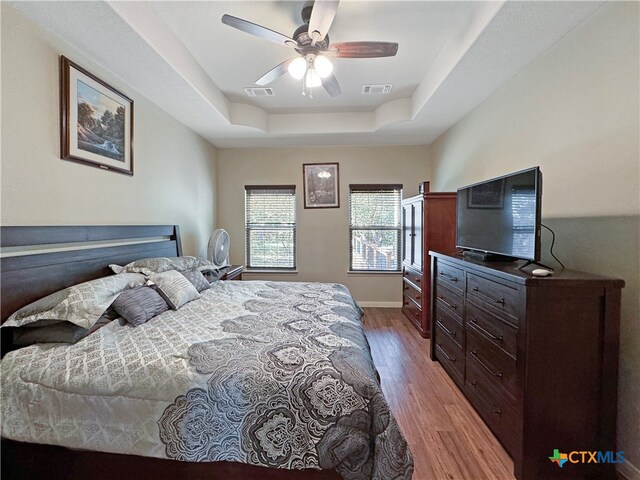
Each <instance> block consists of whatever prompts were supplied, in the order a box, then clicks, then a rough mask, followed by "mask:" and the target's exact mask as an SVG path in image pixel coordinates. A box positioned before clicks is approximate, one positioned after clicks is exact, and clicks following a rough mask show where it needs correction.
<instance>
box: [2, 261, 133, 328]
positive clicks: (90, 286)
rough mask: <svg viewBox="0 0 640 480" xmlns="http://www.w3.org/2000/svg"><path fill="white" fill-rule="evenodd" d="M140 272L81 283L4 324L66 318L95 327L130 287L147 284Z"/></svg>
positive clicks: (14, 315)
mask: <svg viewBox="0 0 640 480" xmlns="http://www.w3.org/2000/svg"><path fill="white" fill-rule="evenodd" d="M144 282H145V278H144V276H143V275H140V274H138V273H125V274H121V275H111V276H109V277H103V278H98V279H96V280H90V281H88V282H84V283H79V284H78V285H74V286H72V287H68V288H65V289H64V290H60V291H59V292H56V293H52V294H51V295H48V296H46V297H44V298H41V299H40V300H37V301H35V302H33V303H30V304H29V305H27V306H26V307H22V308H21V309H20V310H18V311H17V312H15V313H14V314H13V315H11V316H10V317H9V319H8V320H7V321H6V322H5V323H4V325H3V326H7V327H22V326H25V325H29V324H32V323H34V322H37V321H39V320H64V321H67V322H70V323H73V324H75V325H78V326H79V327H83V328H87V329H88V328H91V327H92V326H93V325H94V324H95V323H96V322H97V321H98V319H99V318H100V316H101V315H102V314H103V313H104V312H105V310H107V308H108V307H109V305H111V303H113V301H114V300H115V299H116V297H117V296H118V295H119V294H120V293H122V292H123V291H124V290H126V289H127V288H131V287H135V286H138V285H144Z"/></svg>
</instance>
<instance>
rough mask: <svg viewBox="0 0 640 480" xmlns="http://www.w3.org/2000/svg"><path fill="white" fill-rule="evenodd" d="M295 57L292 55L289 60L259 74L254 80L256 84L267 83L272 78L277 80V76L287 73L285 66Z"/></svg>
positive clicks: (262, 84) (263, 84)
mask: <svg viewBox="0 0 640 480" xmlns="http://www.w3.org/2000/svg"><path fill="white" fill-rule="evenodd" d="M296 58H297V57H293V58H290V59H289V60H285V61H284V62H282V63H281V64H280V65H278V66H277V67H274V68H272V69H271V70H269V71H268V72H267V73H265V74H264V75H263V76H261V77H260V78H259V79H258V80H256V85H261V86H265V85H269V84H270V83H271V82H273V81H274V80H277V79H278V78H280V77H281V76H282V75H284V74H285V73H287V68H288V67H289V64H290V63H291V62H293V61H294V60H295V59H296Z"/></svg>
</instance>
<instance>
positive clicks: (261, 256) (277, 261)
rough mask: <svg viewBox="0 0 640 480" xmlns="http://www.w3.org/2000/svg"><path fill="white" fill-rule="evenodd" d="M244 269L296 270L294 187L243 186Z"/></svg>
mask: <svg viewBox="0 0 640 480" xmlns="http://www.w3.org/2000/svg"><path fill="white" fill-rule="evenodd" d="M244 189H245V204H244V205H245V228H246V247H247V248H246V252H247V258H246V263H247V268H254V269H260V268H263V269H269V270H294V269H295V268H296V187H295V185H246V186H245V187H244Z"/></svg>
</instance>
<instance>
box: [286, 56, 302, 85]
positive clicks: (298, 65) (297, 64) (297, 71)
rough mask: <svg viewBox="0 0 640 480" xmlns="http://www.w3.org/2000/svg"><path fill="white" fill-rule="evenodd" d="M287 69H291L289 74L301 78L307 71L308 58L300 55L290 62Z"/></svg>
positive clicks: (297, 78)
mask: <svg viewBox="0 0 640 480" xmlns="http://www.w3.org/2000/svg"><path fill="white" fill-rule="evenodd" d="M287 70H288V71H289V75H291V76H292V77H293V78H295V79H296V80H301V79H302V77H304V74H305V73H306V71H307V60H306V59H304V58H303V57H298V58H296V59H295V60H294V61H293V62H291V63H290V64H289V67H288V68H287Z"/></svg>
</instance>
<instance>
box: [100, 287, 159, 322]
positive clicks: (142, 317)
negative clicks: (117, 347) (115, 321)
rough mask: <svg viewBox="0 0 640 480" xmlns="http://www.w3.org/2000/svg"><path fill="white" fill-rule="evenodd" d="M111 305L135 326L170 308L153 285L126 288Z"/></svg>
mask: <svg viewBox="0 0 640 480" xmlns="http://www.w3.org/2000/svg"><path fill="white" fill-rule="evenodd" d="M111 306H112V307H113V309H114V310H115V311H116V312H118V313H119V314H120V316H121V317H122V318H124V319H125V320H126V321H127V322H129V323H130V324H131V325H133V326H134V327H137V326H138V325H142V324H143V323H145V322H147V321H148V320H151V319H152V318H153V317H155V316H157V315H160V314H161V313H162V312H166V311H167V310H169V305H167V302H165V301H164V299H163V298H162V297H161V296H160V294H159V293H158V292H156V291H155V290H154V289H153V288H151V287H136V288H132V289H131V290H125V291H124V292H122V293H121V294H120V295H119V296H118V298H116V300H115V301H114V302H113V303H112V304H111Z"/></svg>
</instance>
